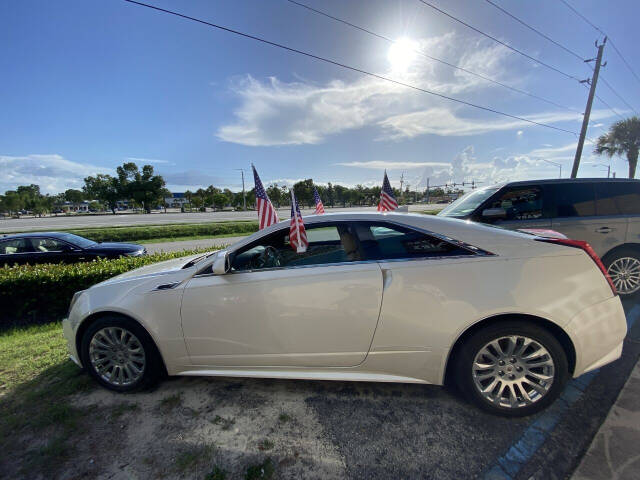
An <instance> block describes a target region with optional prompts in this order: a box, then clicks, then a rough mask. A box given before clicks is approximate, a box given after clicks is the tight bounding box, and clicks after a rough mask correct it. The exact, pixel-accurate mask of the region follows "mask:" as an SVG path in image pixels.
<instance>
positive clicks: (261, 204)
mask: <svg viewBox="0 0 640 480" xmlns="http://www.w3.org/2000/svg"><path fill="white" fill-rule="evenodd" d="M251 168H252V169H253V180H254V182H255V191H256V207H257V209H258V225H259V228H260V230H262V229H263V228H267V227H268V226H270V225H273V224H274V223H278V214H277V213H276V209H275V208H273V204H272V203H271V200H269V197H268V196H267V192H266V190H265V189H264V187H263V186H262V182H261V181H260V177H259V176H258V171H257V170H256V167H254V166H253V165H251Z"/></svg>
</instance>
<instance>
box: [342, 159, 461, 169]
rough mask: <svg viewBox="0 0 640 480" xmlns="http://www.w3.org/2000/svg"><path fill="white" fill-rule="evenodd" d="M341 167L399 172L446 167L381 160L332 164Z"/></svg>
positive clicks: (430, 163) (432, 163) (444, 165)
mask: <svg viewBox="0 0 640 480" xmlns="http://www.w3.org/2000/svg"><path fill="white" fill-rule="evenodd" d="M334 165H340V166H343V167H360V168H371V169H375V170H401V169H412V168H421V167H446V166H447V165H449V164H448V163H444V162H385V161H382V160H372V161H369V162H344V163H334Z"/></svg>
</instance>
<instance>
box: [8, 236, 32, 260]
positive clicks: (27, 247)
mask: <svg viewBox="0 0 640 480" xmlns="http://www.w3.org/2000/svg"><path fill="white" fill-rule="evenodd" d="M32 257H33V249H32V248H31V242H30V241H29V239H27V238H11V239H7V240H2V241H0V266H2V265H14V264H16V263H17V264H24V263H33V260H32Z"/></svg>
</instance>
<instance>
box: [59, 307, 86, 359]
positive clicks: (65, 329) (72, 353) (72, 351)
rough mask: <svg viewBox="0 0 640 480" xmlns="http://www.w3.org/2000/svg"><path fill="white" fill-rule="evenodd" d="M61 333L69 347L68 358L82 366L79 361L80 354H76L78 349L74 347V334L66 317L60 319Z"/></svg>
mask: <svg viewBox="0 0 640 480" xmlns="http://www.w3.org/2000/svg"><path fill="white" fill-rule="evenodd" d="M62 333H63V335H64V338H65V339H66V340H67V348H68V349H69V358H70V359H71V360H73V362H74V363H75V364H76V365H78V366H79V367H82V363H81V362H80V356H79V355H78V349H77V348H76V334H75V332H74V330H73V327H72V326H71V322H70V321H69V319H68V318H64V319H63V320H62Z"/></svg>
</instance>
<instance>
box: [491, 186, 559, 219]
mask: <svg viewBox="0 0 640 480" xmlns="http://www.w3.org/2000/svg"><path fill="white" fill-rule="evenodd" d="M495 208H501V209H503V210H504V211H505V213H506V216H505V217H504V218H498V219H495V220H494V221H492V222H491V223H493V224H495V225H499V226H500V227H503V228H508V229H510V230H516V229H521V228H550V227H551V218H550V216H549V213H548V208H547V195H546V193H545V189H544V188H543V187H542V186H541V185H525V186H514V187H507V188H504V189H502V190H500V191H499V192H498V193H497V194H496V196H495V197H493V198H491V199H490V200H489V201H488V203H487V204H485V205H483V206H482V209H483V210H486V209H495ZM480 214H482V212H480ZM480 221H484V220H482V218H481V219H480Z"/></svg>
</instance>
